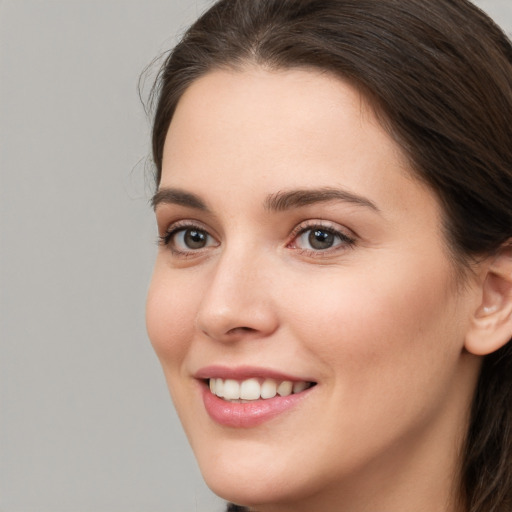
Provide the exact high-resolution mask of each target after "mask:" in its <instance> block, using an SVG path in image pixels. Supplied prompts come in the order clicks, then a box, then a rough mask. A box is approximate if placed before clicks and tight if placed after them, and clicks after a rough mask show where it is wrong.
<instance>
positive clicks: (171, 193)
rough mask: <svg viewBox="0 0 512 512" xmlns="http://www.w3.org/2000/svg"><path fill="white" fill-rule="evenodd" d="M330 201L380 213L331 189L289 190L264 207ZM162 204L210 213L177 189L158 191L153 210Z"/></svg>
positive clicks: (369, 204)
mask: <svg viewBox="0 0 512 512" xmlns="http://www.w3.org/2000/svg"><path fill="white" fill-rule="evenodd" d="M330 201H343V202H346V203H351V204H355V205H358V206H364V207H367V208H370V209H371V210H374V211H376V212H380V210H379V208H378V207H377V205H376V204H375V203H374V202H372V201H370V200H369V199H367V198H366V197H362V196H359V195H357V194H354V193H352V192H349V191H347V190H342V189H338V188H330V187H326V188H319V189H304V190H288V191H281V192H277V193H275V194H270V195H269V196H267V198H266V199H265V201H264V207H265V209H266V210H268V211H275V212H281V211H286V210H291V209H293V208H301V207H304V206H309V205H311V204H316V203H325V202H330ZM160 204H177V205H180V206H186V207H188V208H194V209H196V210H201V211H204V212H210V210H209V208H208V207H207V206H206V204H205V203H204V202H203V200H202V199H200V198H199V196H197V195H195V194H192V193H190V192H185V191H184V190H180V189H176V188H161V189H160V190H158V191H157V193H156V194H155V195H154V196H153V198H152V200H151V206H152V207H153V209H156V208H157V206H158V205H160Z"/></svg>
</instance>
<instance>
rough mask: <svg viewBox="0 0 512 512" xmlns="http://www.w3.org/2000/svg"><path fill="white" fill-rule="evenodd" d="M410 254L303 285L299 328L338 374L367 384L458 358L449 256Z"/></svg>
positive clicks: (296, 313) (297, 306) (295, 312)
mask: <svg viewBox="0 0 512 512" xmlns="http://www.w3.org/2000/svg"><path fill="white" fill-rule="evenodd" d="M411 261H413V262H414V265H412V264H410V263H409V265H407V264H404V262H403V261H402V262H401V264H397V265H396V266H394V267H393V266H392V265H391V264H388V265H386V266H382V267H377V266H374V267H373V268H369V267H367V268H365V272H364V273H362V272H360V271H359V272H358V270H357V269H352V270H353V271H351V269H348V270H347V269H345V270H343V271H340V273H339V275H338V276H334V277H333V276H332V275H331V274H330V275H328V276H319V278H318V279H311V280H308V282H307V284H306V285H304V289H303V290H296V292H297V293H295V294H294V296H295V297H299V298H300V299H299V300H298V301H295V302H294V303H293V304H290V307H289V310H288V311H289V315H290V316H291V317H294V318H299V317H302V318H303V320H302V321H301V322H298V321H297V322H295V326H296V328H297V329H299V328H300V329H301V333H299V332H298V331H297V332H296V335H297V337H299V338H300V339H302V340H303V342H304V344H305V345H307V348H308V349H309V350H310V352H311V353H312V354H315V357H317V358H320V359H322V360H323V361H325V363H326V365H327V366H328V367H329V368H331V369H332V372H333V375H332V376H333V378H335V377H336V374H337V373H339V374H340V375H347V374H350V375H351V382H353V383H354V384H356V385H361V384H363V385H364V386H366V385H367V384H368V383H369V382H373V381H375V380H376V377H375V376H376V375H377V374H378V375H380V376H381V377H383V378H385V377H386V375H383V374H385V373H386V372H387V375H388V376H389V378H390V379H394V381H396V380H397V379H400V378H407V379H412V378H414V377H411V373H414V372H411V368H416V369H418V370H419V369H421V368H422V367H423V368H425V367H426V366H430V368H428V371H429V372H431V371H434V372H435V371H436V364H437V362H438V361H439V360H441V361H442V360H443V359H445V358H446V353H447V352H450V353H451V357H452V362H454V361H453V360H454V359H455V358H456V357H457V356H458V354H459V352H460V349H461V345H462V338H461V336H460V333H457V332H455V329H454V326H456V325H458V324H457V322H456V319H455V316H456V314H457V311H456V310H457V308H456V297H455V293H454V292H453V293H450V292H449V291H448V290H447V288H448V287H449V284H448V283H449V281H450V280H449V276H450V269H448V268H446V263H445V262H444V260H443V261H440V262H439V264H433V262H432V261H429V264H427V262H421V261H418V258H416V259H415V260H411ZM422 263H423V264H422ZM384 267H385V268H384ZM304 298H306V300H305V299H304ZM288 304H289V299H288ZM304 319H305V320H304ZM459 325H460V324H459ZM400 372H402V373H400ZM369 374H372V375H371V380H370V381H369V380H368V375H369Z"/></svg>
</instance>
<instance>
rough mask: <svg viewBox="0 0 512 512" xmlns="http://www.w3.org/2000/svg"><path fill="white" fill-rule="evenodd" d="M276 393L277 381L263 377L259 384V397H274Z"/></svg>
mask: <svg viewBox="0 0 512 512" xmlns="http://www.w3.org/2000/svg"><path fill="white" fill-rule="evenodd" d="M276 395H277V383H276V381H275V380H274V379H265V380H264V381H263V384H262V385H261V392H260V396H261V398H274V397H275V396H276Z"/></svg>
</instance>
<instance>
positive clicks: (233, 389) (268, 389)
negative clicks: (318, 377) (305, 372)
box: [209, 378, 312, 401]
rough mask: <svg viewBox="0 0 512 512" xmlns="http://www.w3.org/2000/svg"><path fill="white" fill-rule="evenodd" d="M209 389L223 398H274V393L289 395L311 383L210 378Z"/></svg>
mask: <svg viewBox="0 0 512 512" xmlns="http://www.w3.org/2000/svg"><path fill="white" fill-rule="evenodd" d="M209 385H210V391H211V392H212V393H213V394H214V395H217V396H218V397H220V398H224V400H230V401H247V400H259V399H260V398H263V399H267V398H274V397H275V396H276V395H279V396H289V395H291V394H292V393H300V392H302V391H304V390H305V389H307V388H309V387H311V385H312V384H311V383H309V382H305V381H298V382H292V381H289V380H283V381H281V382H277V381H276V380H274V379H265V380H262V379H247V380H244V381H242V382H238V381H236V380H233V379H226V380H224V379H218V378H217V379H210V382H209Z"/></svg>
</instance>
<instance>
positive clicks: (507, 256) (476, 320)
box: [465, 241, 512, 356]
mask: <svg viewBox="0 0 512 512" xmlns="http://www.w3.org/2000/svg"><path fill="white" fill-rule="evenodd" d="M511 338H512V243H511V241H509V242H508V243H507V244H505V245H503V246H502V247H501V248H500V250H499V251H498V253H497V254H496V255H495V256H494V257H493V258H492V260H491V262H490V263H489V264H488V266H487V269H486V275H485V276H484V279H483V284H482V301H481V303H480V304H479V306H478V308H477V310H476V311H475V313H474V315H473V318H472V321H471V326H470V329H469V331H468V333H467V334H466V340H465V348H466V350H467V351H468V352H470V353H472V354H475V355H479V356H484V355H487V354H491V353H492V352H495V351H496V350H498V349H500V348H501V347H502V346H504V345H506V344H507V343H508V342H509V341H510V339H511Z"/></svg>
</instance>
